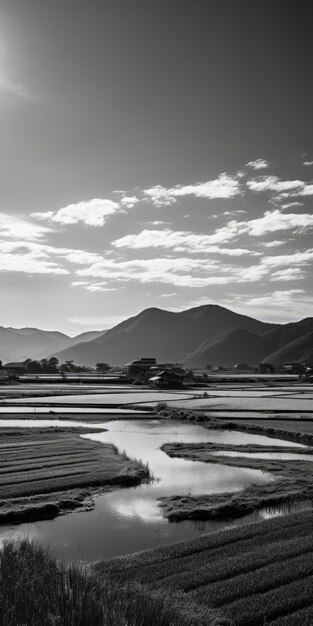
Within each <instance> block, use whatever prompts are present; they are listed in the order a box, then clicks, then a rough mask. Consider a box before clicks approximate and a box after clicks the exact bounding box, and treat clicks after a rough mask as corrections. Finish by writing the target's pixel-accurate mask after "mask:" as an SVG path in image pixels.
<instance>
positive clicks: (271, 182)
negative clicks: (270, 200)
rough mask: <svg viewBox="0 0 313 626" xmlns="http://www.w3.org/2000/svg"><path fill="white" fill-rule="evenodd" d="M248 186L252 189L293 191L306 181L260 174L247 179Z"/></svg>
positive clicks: (259, 190) (301, 186) (302, 185)
mask: <svg viewBox="0 0 313 626" xmlns="http://www.w3.org/2000/svg"><path fill="white" fill-rule="evenodd" d="M246 184H247V187H248V189H250V190H251V191H257V192H261V191H276V192H278V193H280V192H283V191H291V190H294V189H301V188H303V187H304V185H305V183H304V182H303V181H302V180H280V178H278V177H277V176H259V177H258V178H252V179H251V180H248V181H247V183H246Z"/></svg>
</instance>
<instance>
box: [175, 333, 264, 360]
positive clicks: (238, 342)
mask: <svg viewBox="0 0 313 626" xmlns="http://www.w3.org/2000/svg"><path fill="white" fill-rule="evenodd" d="M271 348H272V345H271V341H270V340H269V339H267V338H265V337H264V336H262V335H256V334H255V333H251V332H250V331H249V330H243V329H241V328H239V329H236V330H227V331H225V332H224V333H220V334H219V335H216V336H215V337H212V338H211V339H209V340H207V341H205V342H204V343H203V344H201V346H199V348H197V350H194V352H192V353H191V354H189V355H188V357H187V358H186V359H185V362H186V364H187V365H188V364H190V365H197V366H198V367H205V366H206V365H207V364H208V363H210V364H213V365H225V366H233V365H235V364H236V363H249V364H252V365H253V364H257V363H260V361H262V360H263V359H264V357H266V355H267V354H268V353H269V351H270V350H271Z"/></svg>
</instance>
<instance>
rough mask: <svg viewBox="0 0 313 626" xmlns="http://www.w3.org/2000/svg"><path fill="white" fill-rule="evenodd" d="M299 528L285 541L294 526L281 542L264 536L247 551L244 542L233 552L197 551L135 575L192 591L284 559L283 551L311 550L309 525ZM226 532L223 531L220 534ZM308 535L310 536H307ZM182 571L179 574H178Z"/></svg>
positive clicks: (290, 552) (145, 579) (151, 581)
mask: <svg viewBox="0 0 313 626" xmlns="http://www.w3.org/2000/svg"><path fill="white" fill-rule="evenodd" d="M295 530H297V536H296V537H293V538H291V539H288V540H286V537H290V535H291V529H290V530H289V531H288V529H286V531H287V532H286V533H285V536H284V537H283V538H282V535H283V533H280V539H281V540H280V541H277V537H276V541H275V542H269V541H264V537H262V542H261V545H260V544H258V543H257V539H255V541H254V545H253V543H252V545H251V544H250V543H249V548H250V550H249V548H248V551H246V549H245V548H246V546H245V545H244V544H243V545H242V544H241V545H238V546H237V548H238V549H237V550H236V552H235V553H234V552H233V551H232V549H231V548H232V546H230V553H229V552H228V550H227V548H228V546H227V548H226V549H225V550H224V551H223V552H222V553H220V552H219V553H218V554H216V553H215V554H214V553H213V554H211V553H210V552H209V551H207V552H205V553H200V554H195V555H193V557H192V558H190V557H189V559H188V561H187V562H186V559H176V560H175V561H174V562H170V561H167V562H166V563H161V564H157V565H154V566H149V567H146V568H142V569H141V570H140V571H139V569H138V572H137V571H136V574H135V575H136V577H138V580H140V582H145V583H153V584H156V582H157V584H158V585H159V586H160V585H162V586H170V587H171V588H175V589H184V590H185V591H190V590H192V589H195V588H197V587H199V586H200V585H206V584H208V583H209V582H214V581H217V580H225V579H227V578H229V577H232V576H234V575H238V574H241V573H244V572H248V571H253V570H255V569H257V568H258V567H262V566H264V565H267V564H269V563H273V562H275V561H279V560H281V557H282V554H283V555H284V556H287V555H289V556H290V557H292V556H297V555H298V554H301V553H304V552H306V551H308V550H310V548H311V546H312V535H311V530H310V528H309V527H308V525H303V526H301V528H299V527H298V528H297V529H293V531H295ZM221 534H223V533H221ZM308 535H309V537H308ZM178 572H179V573H178Z"/></svg>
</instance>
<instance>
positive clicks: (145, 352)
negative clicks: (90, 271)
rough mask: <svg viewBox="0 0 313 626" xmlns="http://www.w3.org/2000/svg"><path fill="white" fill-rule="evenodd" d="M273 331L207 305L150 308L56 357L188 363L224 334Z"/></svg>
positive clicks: (90, 361)
mask: <svg viewBox="0 0 313 626" xmlns="http://www.w3.org/2000/svg"><path fill="white" fill-rule="evenodd" d="M271 328H273V325H271V324H266V323H264V322H260V321H259V320H255V319H253V318H251V317H247V316H246V315H240V314H238V313H235V312H234V311H230V310H229V309H226V308H224V307H220V306H218V305H203V306H200V307H196V308H192V309H188V310H186V311H181V312H179V313H176V312H172V311H164V310H162V309H157V308H150V309H145V310H144V311H142V312H141V313H139V314H138V315H136V316H134V317H131V318H129V319H127V320H125V321H124V322H122V323H120V324H118V325H117V326H115V327H114V328H112V329H111V330H108V331H107V332H106V333H105V334H104V335H101V336H100V337H98V338H96V339H94V340H92V341H89V342H85V343H83V344H78V345H73V346H71V347H69V348H67V349H65V350H62V351H61V352H57V353H55V354H54V356H57V358H58V359H59V360H60V361H64V360H73V361H75V363H79V364H85V365H94V364H95V363H96V362H97V361H106V362H108V363H110V364H111V365H118V364H124V363H127V362H128V361H131V360H133V359H136V358H139V357H141V356H154V357H156V359H157V360H158V361H161V362H162V361H163V362H172V361H184V360H185V359H187V358H188V355H190V354H191V353H193V352H194V351H195V350H196V349H197V348H198V347H199V346H200V345H201V344H203V342H205V341H207V340H208V339H210V338H212V337H214V336H216V335H217V334H219V333H221V332H225V331H230V330H235V329H243V330H246V331H250V332H251V333H256V334H262V333H264V332H266V331H267V330H270V329H271ZM188 360H189V359H188ZM237 360H238V359H237V358H235V361H237Z"/></svg>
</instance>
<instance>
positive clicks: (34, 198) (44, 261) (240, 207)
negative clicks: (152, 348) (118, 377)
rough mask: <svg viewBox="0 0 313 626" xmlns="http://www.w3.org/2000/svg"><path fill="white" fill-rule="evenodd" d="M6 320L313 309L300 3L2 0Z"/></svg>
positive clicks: (310, 160) (306, 80)
mask: <svg viewBox="0 0 313 626" xmlns="http://www.w3.org/2000/svg"><path fill="white" fill-rule="evenodd" d="M0 18H1V26H0V116H1V124H0V140H1V170H0V171H1V174H0V176H1V187H0V188H1V204H0V211H1V213H0V270H1V272H0V289H1V294H2V297H1V319H0V323H1V324H2V325H4V326H15V327H22V326H37V327H41V328H46V329H56V330H61V331H65V332H68V333H70V334H71V335H75V334H78V333H80V332H82V331H84V330H92V329H104V328H109V327H111V326H113V325H114V324H115V323H118V322H119V321H121V320H122V319H125V318H127V317H129V316H130V315H134V314H136V313H138V312H139V311H141V310H142V309H144V308H146V307H150V306H157V307H160V308H166V309H172V310H182V309H184V308H185V309H186V308H188V307H192V306H196V305H199V304H202V303H218V304H221V305H223V306H226V307H230V308H231V309H233V310H235V311H237V312H240V313H245V314H249V315H252V316H255V317H258V318H259V319H262V320H264V321H272V322H287V321H291V320H293V321H295V320H297V319H300V318H301V317H302V318H303V317H305V316H309V315H310V314H311V310H312V304H313V293H312V279H311V277H312V264H313V243H312V229H313V213H312V198H313V149H312V124H311V112H312V107H313V102H312V99H313V98H312V85H311V80H310V67H309V65H310V53H311V20H310V4H309V3H308V2H300V3H299V4H298V3H297V4H296V3H295V2H289V1H287V2H284V3H283V10H282V4H281V3H279V2H273V3H269V2H268V1H264V0H261V1H259V2H257V3H256V2H254V3H253V2H248V1H244V0H241V1H240V2H236V3H230V2H225V1H223V0H222V1H219V2H207V1H203V0H198V1H197V2H196V3H195V4H194V3H191V2H186V1H181V0H167V1H166V2H165V1H163V0H162V1H161V2H152V1H150V0H134V1H133V2H128V1H127V0H115V1H113V0H112V1H107V2H103V1H102V0H93V1H92V2H91V3H87V2H85V1H82V0H76V1H75V2H73V1H71V0H62V1H61V0H54V1H53V2H43V1H42V0H27V1H26V2H20V1H19V0H3V1H2V2H1V8H0Z"/></svg>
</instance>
